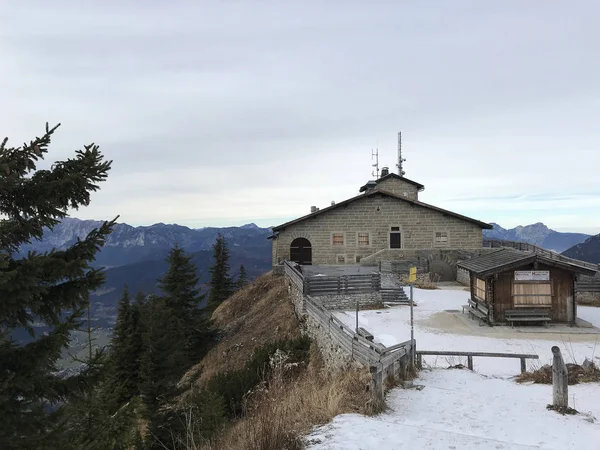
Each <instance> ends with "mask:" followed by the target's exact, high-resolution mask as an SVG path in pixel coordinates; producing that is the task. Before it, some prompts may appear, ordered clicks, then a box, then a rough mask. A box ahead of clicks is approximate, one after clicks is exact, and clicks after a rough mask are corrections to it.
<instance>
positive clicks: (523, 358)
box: [416, 350, 540, 373]
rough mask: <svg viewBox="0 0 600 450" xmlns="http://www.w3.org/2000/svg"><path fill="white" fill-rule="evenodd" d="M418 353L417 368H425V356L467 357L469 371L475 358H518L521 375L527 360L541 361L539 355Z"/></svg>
mask: <svg viewBox="0 0 600 450" xmlns="http://www.w3.org/2000/svg"><path fill="white" fill-rule="evenodd" d="M416 353H417V368H419V369H422V368H423V356H428V355H429V356H466V357H467V367H468V368H469V370H473V357H474V356H477V357H483V358H516V359H520V360H521V373H525V372H526V371H527V365H526V363H525V361H526V360H527V359H540V357H539V356H538V355H527V354H521V353H485V352H447V351H438V350H435V351H430V350H419V351H417V352H416Z"/></svg>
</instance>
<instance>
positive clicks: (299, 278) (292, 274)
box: [283, 261, 304, 293]
mask: <svg viewBox="0 0 600 450" xmlns="http://www.w3.org/2000/svg"><path fill="white" fill-rule="evenodd" d="M283 266H284V270H285V276H286V277H288V278H289V279H290V281H291V282H292V283H294V284H295V285H296V287H297V288H298V289H299V290H300V292H302V293H304V276H303V275H302V273H301V272H300V270H298V268H296V267H295V264H294V263H292V262H290V261H284V262H283Z"/></svg>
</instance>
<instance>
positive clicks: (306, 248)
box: [290, 238, 312, 265]
mask: <svg viewBox="0 0 600 450" xmlns="http://www.w3.org/2000/svg"><path fill="white" fill-rule="evenodd" d="M290 259H291V260H292V261H293V262H295V263H296V264H301V265H311V264H312V246H311V245H310V241H309V240H308V239H306V238H296V239H294V240H293V241H292V244H291V245H290Z"/></svg>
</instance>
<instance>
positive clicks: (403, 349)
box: [284, 261, 416, 399]
mask: <svg viewBox="0 0 600 450" xmlns="http://www.w3.org/2000/svg"><path fill="white" fill-rule="evenodd" d="M284 266H285V268H284V271H285V276H286V278H287V279H289V280H290V282H291V283H293V284H294V285H295V286H296V288H297V289H298V290H299V291H300V292H302V293H303V294H302V303H303V305H302V308H299V310H300V311H302V314H306V315H307V316H308V317H309V318H310V320H311V321H312V322H313V323H314V324H316V325H318V326H319V327H320V332H318V333H317V334H318V335H320V336H323V334H326V335H327V338H328V339H329V340H330V341H331V342H332V343H333V344H334V345H337V346H338V347H339V348H340V349H341V350H342V351H343V352H344V353H345V354H346V355H347V356H348V357H349V358H350V359H352V360H354V361H357V362H359V363H360V364H362V365H363V366H365V367H368V368H369V370H370V371H371V374H372V376H373V394H374V395H375V396H376V397H377V398H378V399H383V395H384V388H385V381H386V379H387V378H388V377H394V378H400V379H406V378H407V372H408V370H409V369H413V368H414V351H415V348H416V341H414V340H412V341H406V342H402V343H399V344H396V345H393V346H391V347H386V346H385V345H383V344H380V343H377V342H373V340H372V339H373V336H372V334H371V333H369V332H368V331H367V330H364V329H362V328H361V329H360V333H361V334H359V330H358V329H357V330H353V329H351V328H350V327H349V326H348V325H346V324H344V323H343V322H342V321H341V320H340V319H338V318H337V317H335V316H334V315H333V314H332V313H331V311H329V310H328V309H326V308H325V307H324V306H323V305H322V304H321V303H320V302H319V301H318V300H317V299H315V298H314V297H312V296H310V295H309V294H308V292H309V291H312V292H318V293H319V295H323V292H327V293H338V292H339V293H342V292H348V293H358V292H371V291H373V290H379V289H380V287H381V277H380V275H379V274H376V275H375V276H373V275H351V276H347V277H335V278H341V279H346V280H344V283H345V284H344V285H343V286H342V287H340V288H338V287H337V286H336V288H335V292H334V290H333V289H331V288H329V286H326V285H325V286H324V285H323V284H319V283H316V284H312V286H311V282H312V280H313V279H314V278H305V277H304V276H303V275H302V273H301V272H300V270H301V269H300V268H297V267H296V265H295V264H294V263H291V262H289V261H285V262H284ZM316 278H317V279H319V278H325V277H316ZM357 279H358V280H357ZM365 280H366V281H365ZM351 281H354V283H353V282H351ZM365 336H366V337H365Z"/></svg>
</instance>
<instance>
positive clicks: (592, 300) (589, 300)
mask: <svg viewBox="0 0 600 450" xmlns="http://www.w3.org/2000/svg"><path fill="white" fill-rule="evenodd" d="M577 304H578V305H582V306H596V307H598V308H600V292H578V293H577Z"/></svg>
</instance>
